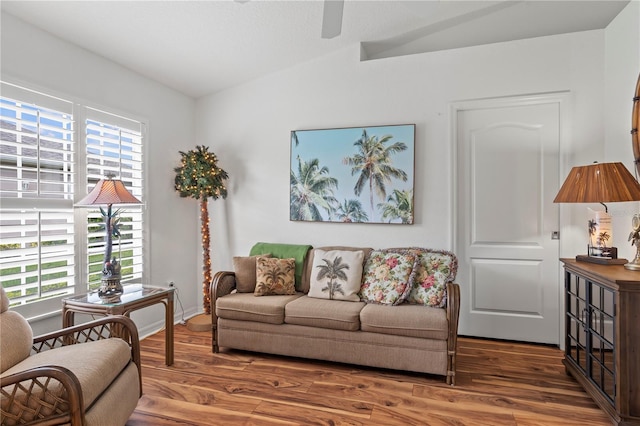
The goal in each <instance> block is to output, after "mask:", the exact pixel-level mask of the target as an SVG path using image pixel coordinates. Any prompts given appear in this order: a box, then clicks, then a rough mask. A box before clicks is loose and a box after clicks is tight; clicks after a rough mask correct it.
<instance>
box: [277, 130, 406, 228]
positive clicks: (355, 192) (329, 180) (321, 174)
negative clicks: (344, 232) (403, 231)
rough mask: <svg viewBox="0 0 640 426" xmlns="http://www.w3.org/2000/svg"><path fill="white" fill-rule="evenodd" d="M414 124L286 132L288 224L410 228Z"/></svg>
mask: <svg viewBox="0 0 640 426" xmlns="http://www.w3.org/2000/svg"><path fill="white" fill-rule="evenodd" d="M414 147H415V124H403V125H388V126H369V127H348V128H338V129H319V130H294V131H292V132H291V172H290V209H289V212H290V213H289V214H290V220H292V221H310V222H343V223H395V224H413V182H414V152H415V150H414Z"/></svg>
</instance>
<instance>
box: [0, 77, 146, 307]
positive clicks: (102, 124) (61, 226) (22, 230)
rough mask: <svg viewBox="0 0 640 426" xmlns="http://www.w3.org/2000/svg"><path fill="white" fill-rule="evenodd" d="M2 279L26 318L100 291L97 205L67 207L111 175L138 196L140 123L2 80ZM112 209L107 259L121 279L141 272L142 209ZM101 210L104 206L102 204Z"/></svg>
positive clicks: (101, 241) (101, 242) (101, 235)
mask: <svg viewBox="0 0 640 426" xmlns="http://www.w3.org/2000/svg"><path fill="white" fill-rule="evenodd" d="M0 84H1V85H2V86H1V92H0V94H1V95H0V102H1V103H0V107H1V108H0V119H1V129H0V130H1V140H0V283H1V284H2V286H3V287H4V288H5V290H6V291H7V294H8V296H9V298H10V301H11V304H12V305H13V306H16V307H17V309H18V310H19V311H21V313H23V314H24V315H26V316H29V317H31V316H37V315H42V314H46V313H48V312H51V311H54V310H59V309H60V298H61V297H65V296H67V295H72V294H79V293H85V292H87V291H89V290H93V289H95V288H97V287H99V285H100V279H101V271H102V267H103V265H102V261H103V254H104V248H105V240H106V238H105V237H106V236H105V227H104V222H103V217H102V215H101V212H100V209H99V208H97V207H96V208H95V209H93V208H89V209H88V208H78V207H74V201H75V200H79V199H80V198H82V197H84V195H86V194H87V193H88V192H89V191H90V190H91V189H92V188H93V187H94V186H95V185H96V183H97V182H98V181H99V180H100V179H102V178H103V177H105V176H108V175H111V176H114V178H116V179H120V180H122V181H123V183H124V184H125V186H126V187H127V189H128V190H129V191H131V193H132V194H134V195H135V196H136V197H137V198H138V199H139V200H144V196H143V183H144V176H143V139H144V129H145V125H144V123H142V122H140V121H136V120H133V119H130V118H126V117H123V116H119V115H114V114H111V113H109V112H104V111H100V110H97V109H94V108H90V107H87V106H83V105H80V104H78V103H77V102H72V101H68V100H64V99H60V98H58V97H55V96H49V95H47V94H43V93H40V92H36V91H32V90H29V89H26V88H23V87H18V86H16V85H13V84H10V83H6V82H0ZM122 207H123V208H120V207H119V206H114V209H118V208H120V210H119V214H118V219H119V223H120V226H119V234H118V235H114V236H113V254H114V255H115V256H117V257H118V258H119V259H120V263H121V265H122V281H123V283H124V284H126V282H127V281H137V282H140V281H141V280H142V276H143V269H144V265H143V260H144V258H143V225H144V215H143V212H144V209H143V206H142V205H124V206H122ZM105 208H106V206H105ZM33 302H38V303H33Z"/></svg>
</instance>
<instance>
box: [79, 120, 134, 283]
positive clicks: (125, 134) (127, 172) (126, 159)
mask: <svg viewBox="0 0 640 426" xmlns="http://www.w3.org/2000/svg"><path fill="white" fill-rule="evenodd" d="M143 130H144V128H143V124H142V123H140V122H138V121H134V120H129V119H127V118H124V117H120V116H116V115H113V114H109V113H106V112H102V111H98V110H95V109H90V108H87V109H86V122H85V137H86V168H85V169H86V191H87V192H89V191H90V190H91V189H92V188H93V187H94V186H95V184H96V183H97V182H98V181H99V180H100V179H102V178H104V177H106V176H108V175H111V176H114V177H115V179H120V180H122V182H123V183H124V184H125V186H126V187H127V189H128V190H129V191H130V192H131V193H132V194H133V195H135V196H136V198H138V199H139V200H140V201H143V202H144V198H143V191H142V185H143V179H142V174H143V168H142V165H143V163H142V134H143ZM114 209H118V217H119V224H120V226H119V234H118V235H114V237H113V253H114V255H115V256H116V257H117V258H118V259H120V264H121V265H122V271H121V275H122V281H123V283H124V284H126V281H132V280H138V281H139V280H140V279H141V278H142V266H143V263H142V262H143V250H142V249H143V247H142V224H143V208H142V206H141V205H129V204H128V205H126V206H123V207H118V206H114ZM102 221H103V218H102V215H101V212H100V210H99V209H94V210H91V211H90V212H89V216H88V227H87V247H88V249H87V269H88V271H89V275H88V282H89V288H90V289H95V288H98V287H99V286H100V279H101V271H102V267H103V265H102V261H103V253H104V243H105V234H104V227H103V226H102V225H101V223H102Z"/></svg>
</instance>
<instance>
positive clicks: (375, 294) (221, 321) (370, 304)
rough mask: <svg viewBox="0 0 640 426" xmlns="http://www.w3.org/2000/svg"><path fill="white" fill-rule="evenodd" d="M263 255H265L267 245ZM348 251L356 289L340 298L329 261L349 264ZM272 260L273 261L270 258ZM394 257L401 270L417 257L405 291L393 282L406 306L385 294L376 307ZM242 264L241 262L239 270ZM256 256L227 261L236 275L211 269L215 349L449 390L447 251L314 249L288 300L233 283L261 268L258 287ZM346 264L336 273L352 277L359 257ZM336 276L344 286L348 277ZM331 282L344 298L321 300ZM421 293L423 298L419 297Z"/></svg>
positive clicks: (451, 333) (452, 297)
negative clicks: (402, 375) (344, 367)
mask: <svg viewBox="0 0 640 426" xmlns="http://www.w3.org/2000/svg"><path fill="white" fill-rule="evenodd" d="M263 251H264V253H263V254H267V253H268V246H267V248H263ZM349 252H362V260H361V262H362V264H361V267H362V273H361V278H360V281H359V284H358V286H360V289H359V290H358V293H357V296H356V297H354V296H353V294H352V295H351V296H349V297H347V296H344V295H345V291H343V290H345V288H343V287H340V286H338V287H336V284H335V283H336V282H338V279H337V278H336V277H339V276H340V273H341V271H340V270H338V269H340V268H336V267H335V266H336V264H335V263H332V262H331V260H332V259H333V260H335V258H336V257H338V254H339V255H340V256H339V257H340V259H338V261H343V259H346V258H351V257H352V255H351V254H350V253H349ZM336 253H338V254H336ZM396 253H399V255H397V256H396ZM331 254H333V257H331V256H330V255H331ZM269 255H271V256H273V257H278V255H277V254H273V253H268V254H267V256H269ZM322 256H329V257H328V260H325V261H324V263H323V262H320V257H322ZM393 256H396V258H401V259H403V260H404V261H406V262H405V263H407V264H409V263H410V262H411V256H414V257H415V263H414V264H413V268H409V267H407V268H406V270H405V271H404V273H405V276H406V274H407V273H408V271H409V269H413V271H411V274H410V275H409V279H408V280H407V282H406V284H407V286H408V287H407V288H404V290H402V289H403V287H402V285H400V286H398V283H397V282H396V283H395V284H396V286H397V289H400V290H402V293H403V295H404V299H402V298H400V297H399V294H400V292H396V293H393V290H392V293H393V295H394V296H397V298H395V299H393V298H392V299H389V300H381V299H384V297H385V293H384V292H380V291H378V290H379V284H380V283H379V282H378V281H380V280H379V279H378V278H379V277H383V279H381V281H385V280H384V278H385V274H386V275H388V273H389V270H388V265H391V266H395V264H397V260H395V258H393ZM399 256H401V257H399ZM240 259H241V260H242V262H237V263H236V260H240ZM256 259H261V261H262V262H266V261H265V260H264V258H261V257H255V256H254V257H253V258H249V257H247V258H234V264H235V270H234V271H233V272H232V271H221V272H218V273H217V274H215V276H214V278H213V280H212V283H211V312H212V331H213V340H212V349H213V351H214V352H216V353H217V352H218V351H219V349H220V347H225V348H235V349H241V350H247V351H255V352H264V353H270V354H278V355H286V356H295V357H302V358H311V359H320V360H328V361H335V362H343V363H351V364H358V365H365V366H371V367H381V368H389V369H395V370H404V371H414V372H421V373H428V374H436V375H442V376H446V382H447V383H448V384H451V385H454V384H455V368H456V342H457V331H458V315H459V301H460V289H459V286H458V284H456V283H454V282H453V279H454V278H455V273H456V269H457V259H456V257H455V255H454V254H453V253H450V252H447V251H441V250H430V249H421V248H410V249H392V250H373V249H371V248H357V247H323V248H315V249H311V250H310V251H309V252H308V254H307V255H306V256H305V258H304V260H303V261H302V268H301V269H302V273H301V276H300V279H299V282H296V285H295V291H294V292H289V293H292V294H278V295H266V296H263V297H256V296H257V292H258V290H254V292H251V291H250V290H251V289H250V288H249V289H247V288H244V289H242V288H241V287H240V286H239V284H242V285H243V286H245V287H246V283H243V282H239V281H240V278H242V280H243V281H246V280H247V277H249V278H251V277H252V276H253V275H255V274H256V273H255V272H254V269H252V267H254V268H257V269H258V286H257V287H256V289H257V288H258V287H259V286H260V285H261V283H260V282H259V280H260V266H261V263H260V262H258V266H257V267H256V266H255V263H253V264H252V263H251V260H253V261H254V262H256ZM376 262H377V263H376ZM343 263H344V262H343ZM350 265H351V266H350V267H349V266H347V267H344V268H343V269H342V272H346V273H348V274H349V273H352V272H353V271H354V270H357V269H358V259H355V260H353V261H352V263H351V264H350ZM298 266H300V265H298ZM327 271H328V272H327ZM320 272H322V274H320ZM332 274H333V275H332ZM327 275H329V278H327ZM342 275H343V278H344V279H345V280H346V278H347V277H346V275H344V274H342ZM320 278H323V279H324V281H322V280H319V279H320ZM356 279H357V278H356ZM409 281H410V282H409ZM438 281H439V282H438ZM329 282H332V283H333V284H332V285H333V287H334V289H337V292H339V293H341V294H338V293H336V296H337V297H338V298H347V299H349V300H336V299H330V298H327V293H330V291H329V288H330V287H331V285H327V284H326V283H329ZM344 282H345V283H346V281H344ZM385 282H386V281H385ZM318 283H320V285H321V287H318V285H319V284H318ZM323 283H324V284H323ZM437 286H440V287H439V288H440V289H441V290H440V291H439V294H437V296H438V297H436V296H434V294H436V293H434V292H433V291H432V290H434V289H436V288H437ZM425 288H428V289H429V291H430V293H429V294H427V295H426V296H425ZM410 289H411V290H410ZM239 290H241V291H239ZM346 294H347V295H348V291H346ZM313 295H315V297H312V296H313ZM409 295H410V296H411V297H410V298H409V297H407V296H409ZM323 297H324V298H323ZM401 299H402V300H401ZM427 299H430V300H427ZM363 300H364V301H363ZM391 301H392V303H391ZM385 302H387V303H386V304H385ZM428 302H431V303H428Z"/></svg>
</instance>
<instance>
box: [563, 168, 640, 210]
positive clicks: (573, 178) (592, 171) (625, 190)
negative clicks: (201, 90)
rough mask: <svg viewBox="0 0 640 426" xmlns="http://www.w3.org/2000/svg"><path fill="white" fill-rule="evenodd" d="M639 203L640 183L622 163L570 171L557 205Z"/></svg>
mask: <svg viewBox="0 0 640 426" xmlns="http://www.w3.org/2000/svg"><path fill="white" fill-rule="evenodd" d="M623 201H640V183H638V181H637V180H636V179H635V178H634V177H633V175H632V174H631V173H630V172H629V170H627V168H626V167H625V166H624V164H622V163H594V164H589V165H588V166H578V167H574V168H572V169H571V171H570V172H569V176H567V178H566V179H565V181H564V183H563V184H562V187H561V188H560V191H558V194H557V195H556V198H555V199H554V200H553V202H554V203H611V202H623Z"/></svg>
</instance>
